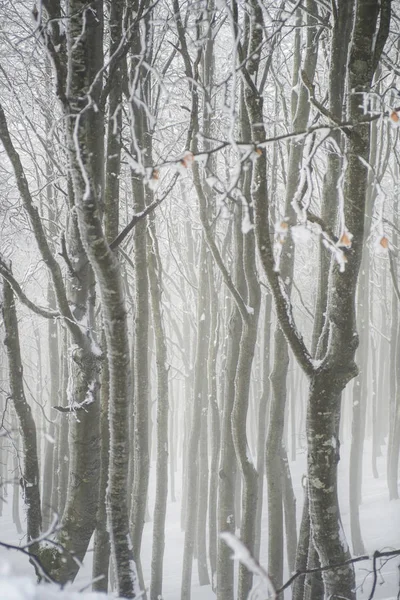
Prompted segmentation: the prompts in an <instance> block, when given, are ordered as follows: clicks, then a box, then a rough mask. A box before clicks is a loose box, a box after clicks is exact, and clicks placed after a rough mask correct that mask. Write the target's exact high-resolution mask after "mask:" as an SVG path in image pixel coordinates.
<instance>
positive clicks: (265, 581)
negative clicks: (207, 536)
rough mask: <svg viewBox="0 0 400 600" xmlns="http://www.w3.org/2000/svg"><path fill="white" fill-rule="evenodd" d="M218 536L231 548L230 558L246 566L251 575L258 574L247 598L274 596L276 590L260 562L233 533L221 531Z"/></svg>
mask: <svg viewBox="0 0 400 600" xmlns="http://www.w3.org/2000/svg"><path fill="white" fill-rule="evenodd" d="M219 535H220V538H221V539H222V540H223V541H224V542H225V544H226V545H227V546H229V548H231V550H233V555H232V556H231V558H232V560H238V561H239V562H240V563H242V565H244V566H245V567H246V569H248V570H249V571H251V573H253V575H256V576H258V577H259V578H260V579H259V581H258V583H257V584H256V585H255V587H253V589H252V591H251V592H250V595H249V600H250V599H253V600H255V599H256V598H265V599H266V598H273V599H275V598H276V590H275V587H274V585H273V583H272V581H271V578H270V576H269V575H268V573H267V571H266V570H265V569H264V568H263V567H262V566H261V565H260V563H259V562H258V561H257V560H256V559H255V558H254V557H253V556H252V554H251V553H250V551H249V550H248V549H247V548H246V546H245V545H244V544H243V542H241V541H240V540H239V539H238V538H237V537H236V536H235V535H233V533H230V532H229V531H223V532H222V533H220V534H219Z"/></svg>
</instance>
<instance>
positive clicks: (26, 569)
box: [0, 442, 400, 600]
mask: <svg viewBox="0 0 400 600" xmlns="http://www.w3.org/2000/svg"><path fill="white" fill-rule="evenodd" d="M346 450H347V449H346V446H345V445H343V446H342V460H341V461H340V479H339V481H340V498H341V504H342V516H343V525H344V528H345V531H346V535H347V537H348V539H350V536H349V513H348V502H347V496H348V493H347V487H348V484H347V480H348V459H347V455H348V452H346ZM370 464H371V461H370V445H369V443H368V442H367V443H366V452H365V460H364V483H363V504H362V506H361V509H360V517H361V527H362V533H363V538H364V543H365V546H366V551H367V553H370V554H372V553H373V552H374V551H375V550H384V549H385V550H388V549H394V548H399V547H400V501H392V502H389V500H388V499H387V496H388V495H387V487H386V481H385V473H386V464H385V458H384V457H381V458H380V459H379V462H378V469H379V475H380V478H379V479H378V480H375V479H373V477H372V473H371V467H370ZM304 470H305V454H298V458H297V460H296V462H295V463H291V471H292V477H293V483H294V488H295V492H296V496H297V498H298V502H297V509H298V523H300V515H301V509H302V489H301V477H302V475H303V473H304ZM176 483H177V487H178V486H179V483H180V482H179V481H178V478H177V481H176ZM177 497H178V502H176V503H172V502H169V504H168V514H167V525H166V551H165V562H164V600H179V598H180V580H181V569H182V551H183V540H184V534H183V533H182V532H181V530H180V524H179V510H180V507H179V497H180V495H179V487H178V494H177ZM9 502H10V503H11V499H10V500H9ZM10 513H11V506H10V505H8V506H7V507H6V510H5V511H4V513H3V517H1V518H0V524H1V527H0V540H1V541H6V542H7V541H8V542H11V543H18V542H19V541H20V538H19V537H18V535H17V534H16V531H15V527H14V525H13V523H12V519H11V517H10ZM151 530H152V524H151V523H147V524H146V526H145V532H144V542H143V543H144V548H143V554H142V565H143V569H144V576H145V579H146V583H147V584H148V582H149V575H150V558H151V533H152V531H151ZM266 534H267V519H266V514H264V515H263V541H264V542H263V543H262V547H261V563H262V564H263V565H264V566H266V564H267V563H266V558H267V548H266V545H265V540H266V538H267V535H266ZM20 537H21V536H20ZM90 563H91V553H89V554H88V557H87V559H86V560H85V565H84V568H83V569H82V570H81V572H80V574H79V576H78V579H77V581H76V582H75V584H74V585H73V586H72V588H71V590H72V589H73V590H79V589H82V588H83V587H85V586H86V585H87V584H88V583H89V582H90V571H91V564H90ZM9 569H11V572H12V573H13V574H14V575H19V576H21V575H24V576H25V577H28V578H30V580H31V581H33V580H34V575H33V571H32V567H31V566H30V565H29V564H28V562H27V560H26V558H25V557H24V556H23V555H21V554H19V553H17V552H15V551H14V552H12V551H7V550H5V549H3V548H0V600H28V599H29V600H55V598H56V596H55V595H54V593H53V591H50V589H49V588H48V590H47V591H46V595H44V590H41V592H40V594H37V595H34V590H33V588H29V579H28V580H26V579H25V580H24V581H23V582H22V583H21V582H20V583H19V586H20V588H21V589H22V590H25V591H26V592H29V593H26V594H25V595H23V594H22V592H18V588H17V587H16V585H15V581H14V582H13V580H12V579H11V578H10V575H9ZM370 571H371V562H370V561H368V562H363V563H359V565H358V566H357V584H358V594H357V595H358V598H359V599H360V600H367V599H368V598H369V594H370V590H371V585H372V576H371V574H370ZM399 573H400V557H396V558H394V559H391V560H390V561H388V562H387V563H386V564H385V565H384V566H383V568H382V570H381V573H380V576H379V577H378V585H377V589H376V592H375V595H374V598H375V599H376V600H383V599H387V600H389V599H394V598H397V594H398V591H399V589H400V588H399ZM287 575H288V573H287ZM11 584H13V585H11ZM10 586H11V587H10ZM13 592H15V593H14V595H13ZM77 598H78V596H75V595H74V597H70V596H68V600H77ZM100 598H102V596H100V595H98V594H93V595H91V594H90V595H89V596H88V600H100ZM192 598H193V600H213V599H214V598H215V595H214V593H213V592H212V590H211V589H210V587H209V586H206V587H200V586H199V585H198V582H197V565H196V563H194V565H193V593H192ZM58 599H60V600H67V598H66V597H63V595H57V600H58ZM286 599H287V600H288V599H289V593H288V594H287V595H286Z"/></svg>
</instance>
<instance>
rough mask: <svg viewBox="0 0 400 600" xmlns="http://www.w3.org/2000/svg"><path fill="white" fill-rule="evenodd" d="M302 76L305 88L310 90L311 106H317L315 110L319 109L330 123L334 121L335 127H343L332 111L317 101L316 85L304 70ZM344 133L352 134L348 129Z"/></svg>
mask: <svg viewBox="0 0 400 600" xmlns="http://www.w3.org/2000/svg"><path fill="white" fill-rule="evenodd" d="M300 74H301V80H302V82H303V84H304V85H305V87H306V88H307V90H308V93H309V96H310V102H311V104H313V106H315V108H317V109H318V110H319V112H320V113H321V114H322V115H324V117H326V118H327V119H329V120H330V121H332V122H333V123H334V124H335V125H338V126H340V125H341V120H340V119H338V118H337V117H336V116H335V115H334V114H333V113H332V112H331V111H330V110H328V109H327V108H326V107H325V106H324V105H323V104H321V102H319V101H318V100H317V99H316V97H315V85H314V84H312V83H311V81H310V80H309V79H308V76H307V73H306V72H305V71H304V70H302V71H301V73H300ZM343 132H344V133H345V134H346V135H349V134H350V130H349V129H347V128H344V129H343Z"/></svg>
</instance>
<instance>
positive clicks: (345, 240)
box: [338, 231, 351, 248]
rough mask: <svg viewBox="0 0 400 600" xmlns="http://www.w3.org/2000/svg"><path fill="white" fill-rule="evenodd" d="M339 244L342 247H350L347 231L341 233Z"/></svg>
mask: <svg viewBox="0 0 400 600" xmlns="http://www.w3.org/2000/svg"><path fill="white" fill-rule="evenodd" d="M338 245H339V246H343V247H344V248H350V247H351V239H350V237H349V235H348V233H347V232H346V231H345V232H344V233H342V236H341V238H340V240H339V244H338Z"/></svg>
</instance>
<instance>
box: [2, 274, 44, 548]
mask: <svg viewBox="0 0 400 600" xmlns="http://www.w3.org/2000/svg"><path fill="white" fill-rule="evenodd" d="M1 307H2V315H3V323H4V329H5V333H6V335H5V339H4V345H5V347H6V349H7V358H8V373H9V380H10V394H11V398H12V401H13V405H14V409H15V412H16V415H17V418H18V424H19V427H20V431H21V439H22V473H21V479H20V484H21V488H22V493H23V498H24V503H25V506H26V520H27V540H28V542H32V541H34V540H36V539H37V538H38V537H39V535H40V531H41V527H42V514H41V508H40V487H39V486H40V483H39V460H38V454H37V442H36V426H35V422H34V420H33V416H32V410H31V407H30V406H29V404H28V402H27V401H26V397H25V392H24V386H23V369H22V359H21V349H20V344H19V333H18V319H17V311H16V308H15V299H14V293H13V291H12V288H11V286H10V284H9V283H8V281H6V280H5V279H3V298H2V302H1ZM29 551H30V552H31V554H33V555H35V554H36V553H37V551H38V544H33V545H32V546H30V549H29Z"/></svg>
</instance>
